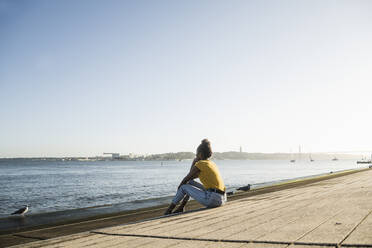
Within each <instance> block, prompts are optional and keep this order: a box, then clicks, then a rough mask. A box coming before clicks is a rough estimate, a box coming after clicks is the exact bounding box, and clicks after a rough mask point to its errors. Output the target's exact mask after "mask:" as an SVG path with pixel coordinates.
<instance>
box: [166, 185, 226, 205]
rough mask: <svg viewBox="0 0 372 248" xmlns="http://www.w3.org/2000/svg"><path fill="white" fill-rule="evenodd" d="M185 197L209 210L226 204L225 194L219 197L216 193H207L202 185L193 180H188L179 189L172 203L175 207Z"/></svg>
mask: <svg viewBox="0 0 372 248" xmlns="http://www.w3.org/2000/svg"><path fill="white" fill-rule="evenodd" d="M186 195H188V196H190V197H191V198H193V199H195V200H196V201H197V202H199V203H200V204H202V205H203V206H206V207H209V208H214V207H219V206H221V205H223V204H225V202H226V194H224V195H221V194H219V193H216V192H210V191H207V190H206V189H205V188H204V187H203V185H201V184H200V183H198V182H195V181H194V180H190V181H189V182H188V183H187V184H184V185H182V186H181V187H179V189H178V190H177V194H176V196H175V197H174V198H173V200H172V203H174V204H176V205H177V204H178V203H179V202H180V201H181V200H182V199H183V198H184V197H185V196H186Z"/></svg>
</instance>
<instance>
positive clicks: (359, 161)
mask: <svg viewBox="0 0 372 248" xmlns="http://www.w3.org/2000/svg"><path fill="white" fill-rule="evenodd" d="M357 164H372V154H371V159H370V160H366V159H365V158H362V160H358V161H357Z"/></svg>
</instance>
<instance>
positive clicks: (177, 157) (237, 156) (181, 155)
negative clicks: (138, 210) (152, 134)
mask: <svg viewBox="0 0 372 248" xmlns="http://www.w3.org/2000/svg"><path fill="white" fill-rule="evenodd" d="M310 156H311V158H312V159H314V160H332V159H334V158H335V157H337V159H356V160H357V159H360V158H361V156H362V155H361V154H346V153H311V154H310V153H301V154H298V153H296V154H292V153H248V152H214V153H213V156H212V160H291V159H293V158H295V159H301V160H306V159H309V157H310ZM194 158H195V154H194V153H192V152H176V153H161V154H151V155H132V154H129V155H118V156H117V157H107V156H88V157H84V156H78V157H69V156H66V157H3V158H0V161H4V160H35V161H38V160H40V161H61V162H63V161H86V162H89V161H183V160H192V159H194Z"/></svg>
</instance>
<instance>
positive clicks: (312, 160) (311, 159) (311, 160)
mask: <svg viewBox="0 0 372 248" xmlns="http://www.w3.org/2000/svg"><path fill="white" fill-rule="evenodd" d="M309 158H310V162H314V159H313V158H312V157H311V153H310V155H309Z"/></svg>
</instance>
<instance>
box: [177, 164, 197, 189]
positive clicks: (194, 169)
mask: <svg viewBox="0 0 372 248" xmlns="http://www.w3.org/2000/svg"><path fill="white" fill-rule="evenodd" d="M199 173H200V170H199V168H198V167H196V166H193V165H192V166H191V169H190V172H189V174H187V175H186V176H185V178H184V179H183V180H182V181H181V183H180V185H179V186H178V188H179V187H181V185H183V184H186V183H188V182H189V181H190V180H192V179H195V178H197V177H198V176H199Z"/></svg>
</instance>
